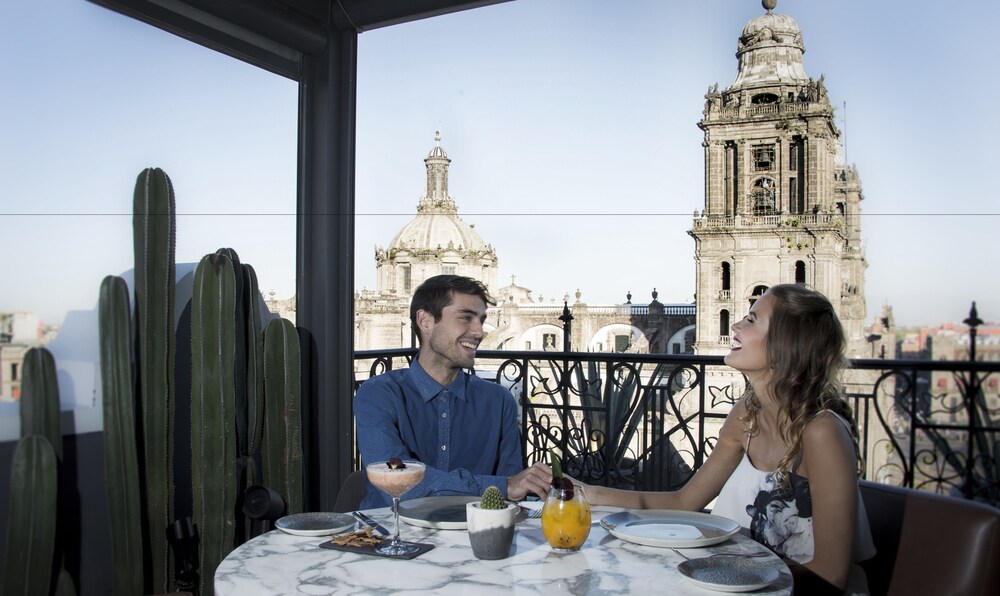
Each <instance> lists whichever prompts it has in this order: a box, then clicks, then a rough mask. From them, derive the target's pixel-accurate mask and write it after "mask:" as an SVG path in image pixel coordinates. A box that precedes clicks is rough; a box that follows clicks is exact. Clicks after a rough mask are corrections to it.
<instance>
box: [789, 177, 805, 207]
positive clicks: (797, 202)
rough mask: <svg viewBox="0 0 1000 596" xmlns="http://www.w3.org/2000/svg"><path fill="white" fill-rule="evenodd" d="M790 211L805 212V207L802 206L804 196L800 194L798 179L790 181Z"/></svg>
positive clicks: (790, 179)
mask: <svg viewBox="0 0 1000 596" xmlns="http://www.w3.org/2000/svg"><path fill="white" fill-rule="evenodd" d="M788 210H789V211H791V212H792V213H802V212H803V211H805V205H803V204H802V194H801V193H800V192H799V180H798V178H789V179H788Z"/></svg>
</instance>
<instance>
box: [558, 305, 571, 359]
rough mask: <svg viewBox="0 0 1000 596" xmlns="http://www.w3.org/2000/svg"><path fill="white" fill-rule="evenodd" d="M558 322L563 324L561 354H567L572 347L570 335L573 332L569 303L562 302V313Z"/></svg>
mask: <svg viewBox="0 0 1000 596" xmlns="http://www.w3.org/2000/svg"><path fill="white" fill-rule="evenodd" d="M559 320H560V321H562V322H563V352H569V350H570V346H571V345H572V342H571V341H570V334H571V333H572V332H573V313H572V312H570V310H569V302H566V301H563V312H562V316H561V317H559Z"/></svg>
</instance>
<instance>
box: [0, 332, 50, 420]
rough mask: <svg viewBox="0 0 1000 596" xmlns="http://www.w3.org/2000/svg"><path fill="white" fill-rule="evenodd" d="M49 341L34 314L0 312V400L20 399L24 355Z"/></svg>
mask: <svg viewBox="0 0 1000 596" xmlns="http://www.w3.org/2000/svg"><path fill="white" fill-rule="evenodd" d="M49 338H50V337H49V335H48V334H46V333H45V331H44V330H43V328H42V326H41V325H40V324H39V321H38V317H37V316H36V315H35V314H34V313H31V312H4V313H0V401H15V400H17V399H20V397H21V380H22V377H23V376H24V355H25V354H26V353H27V352H28V350H30V349H31V348H33V347H36V346H40V345H43V344H44V343H45V341H46V339H49Z"/></svg>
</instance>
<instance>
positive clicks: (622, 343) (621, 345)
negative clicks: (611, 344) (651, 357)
mask: <svg viewBox="0 0 1000 596" xmlns="http://www.w3.org/2000/svg"><path fill="white" fill-rule="evenodd" d="M630 345H632V336H631V335H616V336H615V351H616V352H624V351H625V350H627V349H628V347H629V346H630Z"/></svg>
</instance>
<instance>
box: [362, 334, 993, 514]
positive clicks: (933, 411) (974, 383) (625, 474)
mask: <svg viewBox="0 0 1000 596" xmlns="http://www.w3.org/2000/svg"><path fill="white" fill-rule="evenodd" d="M415 354H416V351H415V350H414V349H400V350H378V351H367V352H357V353H356V355H355V363H356V365H357V367H358V368H357V370H361V371H363V372H360V373H359V374H358V377H357V383H358V385H360V383H361V382H363V380H364V379H366V378H368V377H369V376H372V375H375V374H379V373H381V372H384V371H385V370H388V369H390V368H399V367H401V366H406V365H407V364H408V363H409V361H410V360H411V359H412V358H413V356H414V355H415ZM476 372H477V374H479V375H480V376H482V377H485V378H489V379H491V380H493V381H496V382H498V383H501V384H502V385H504V386H505V387H507V388H509V389H510V390H511V392H512V393H513V394H514V396H515V397H516V398H518V402H519V405H520V420H521V434H522V439H523V441H524V463H525V464H526V465H527V464H530V463H533V462H535V461H539V460H542V459H543V458H544V457H545V455H546V452H547V450H549V449H555V450H556V451H557V453H559V454H561V456H562V459H563V461H564V465H565V466H567V467H568V471H569V473H570V474H572V475H575V476H577V477H579V478H581V479H584V480H585V481H587V482H591V483H598V484H605V485H612V486H619V487H628V488H634V489H637V490H638V489H642V490H673V489H676V488H679V487H680V486H682V485H683V484H684V483H685V482H687V480H688V479H689V478H690V477H691V475H692V474H693V473H694V471H696V470H697V469H698V468H699V467H700V466H701V465H702V463H703V462H704V461H705V458H707V457H708V454H709V453H711V451H712V449H713V447H714V445H715V442H716V440H717V437H718V429H719V427H720V426H721V423H722V421H723V420H724V419H725V417H726V415H727V413H728V412H729V410H730V408H731V406H732V405H733V403H734V402H735V400H736V399H738V398H739V397H740V394H741V393H742V389H743V386H744V382H745V381H744V379H743V377H742V375H740V374H739V373H738V372H735V371H733V370H732V369H730V368H728V367H726V366H725V365H724V364H723V360H722V357H721V356H689V355H666V354H629V353H590V352H531V351H528V352H525V351H522V352H515V351H480V352H479V354H478V356H477V362H476ZM942 375H946V376H948V377H949V378H953V379H954V380H955V381H956V383H953V384H952V385H953V386H954V387H956V388H957V393H956V392H954V391H952V392H942V391H938V392H935V391H934V389H936V387H934V386H933V383H932V382H931V381H932V379H933V378H936V377H941V376H942ZM997 377H1000V363H998V362H977V361H961V362H959V361H930V360H881V359H878V360H855V361H853V363H852V368H851V370H850V371H848V373H847V375H846V380H847V381H848V382H847V389H848V391H847V393H848V397H849V400H850V402H851V405H852V406H853V408H854V411H855V416H856V418H857V421H858V427H859V435H860V437H859V447H860V449H861V452H862V454H863V456H864V461H865V466H864V470H863V474H864V476H865V477H866V478H868V479H872V480H876V481H880V482H885V483H890V484H896V485H902V486H908V487H914V488H919V489H924V490H929V491H933V492H938V493H943V494H950V495H954V496H962V497H965V498H970V499H976V500H980V501H985V502H989V503H992V504H994V505H998V504H1000V484H998V477H1000V415H998V411H1000V395H998V394H997V392H996V390H995V386H996V383H995V382H994V383H992V384H990V383H989V382H988V379H996V378H997ZM987 388H991V389H990V390H991V391H992V393H989V392H988V391H986V389H987Z"/></svg>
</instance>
